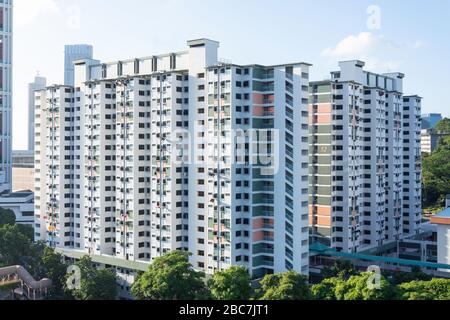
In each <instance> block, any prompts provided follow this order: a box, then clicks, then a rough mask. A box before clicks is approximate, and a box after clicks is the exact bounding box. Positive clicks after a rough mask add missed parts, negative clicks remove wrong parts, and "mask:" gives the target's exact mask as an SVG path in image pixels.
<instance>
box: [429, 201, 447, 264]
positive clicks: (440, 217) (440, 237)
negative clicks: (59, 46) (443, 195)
mask: <svg viewBox="0 0 450 320" xmlns="http://www.w3.org/2000/svg"><path fill="white" fill-rule="evenodd" d="M431 223H433V224H436V225H437V255H438V263H443V264H450V207H448V208H447V209H445V210H444V211H442V212H441V213H438V214H437V215H435V216H433V217H432V218H431ZM444 271H445V270H444ZM447 271H449V270H447Z"/></svg>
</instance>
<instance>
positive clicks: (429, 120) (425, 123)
mask: <svg viewBox="0 0 450 320" xmlns="http://www.w3.org/2000/svg"><path fill="white" fill-rule="evenodd" d="M441 120H442V115H441V114H440V113H428V114H423V115H422V129H433V128H434V127H435V126H436V125H437V124H438V122H439V121H441Z"/></svg>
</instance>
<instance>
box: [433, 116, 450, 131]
mask: <svg viewBox="0 0 450 320" xmlns="http://www.w3.org/2000/svg"><path fill="white" fill-rule="evenodd" d="M434 130H435V131H436V132H441V133H450V119H449V118H444V119H442V120H441V121H439V122H438V123H437V124H436V126H435V127H434Z"/></svg>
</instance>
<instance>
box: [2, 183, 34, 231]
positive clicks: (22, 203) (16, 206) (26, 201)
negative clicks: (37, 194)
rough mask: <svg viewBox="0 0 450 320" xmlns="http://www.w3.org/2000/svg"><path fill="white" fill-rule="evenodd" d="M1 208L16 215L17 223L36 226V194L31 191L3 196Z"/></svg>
mask: <svg viewBox="0 0 450 320" xmlns="http://www.w3.org/2000/svg"><path fill="white" fill-rule="evenodd" d="M0 208H3V209H8V210H11V211H13V212H14V214H15V215H16V223H19V224H27V225H30V226H34V193H33V192H32V191H30V190H24V191H18V192H12V193H7V194H2V195H1V196H0Z"/></svg>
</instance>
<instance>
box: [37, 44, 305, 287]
mask: <svg viewBox="0 0 450 320" xmlns="http://www.w3.org/2000/svg"><path fill="white" fill-rule="evenodd" d="M218 47H219V43H217V42H215V41H212V40H208V39H198V40H193V41H189V42H188V49H187V50H186V51H183V52H175V53H169V54H164V55H157V56H150V57H144V58H137V59H130V60H124V61H119V62H113V63H100V62H99V61H96V60H91V59H84V60H79V61H76V62H75V63H74V65H75V66H74V67H75V85H74V87H67V86H53V87H49V88H47V89H46V90H43V91H41V92H39V93H37V94H36V146H35V147H36V210H35V212H36V237H37V238H38V239H40V240H46V241H47V242H48V243H49V244H51V245H53V246H55V247H57V248H59V249H61V250H63V251H64V252H65V253H66V254H68V255H70V252H73V253H76V254H77V255H79V254H80V253H86V254H91V255H92V256H93V257H94V258H95V257H96V258H97V260H98V261H100V260H102V259H101V258H104V257H107V258H111V259H110V260H114V261H116V262H118V263H117V265H120V266H124V265H130V269H132V267H131V266H132V265H133V264H135V263H139V264H140V265H141V266H142V264H144V265H145V264H146V263H150V262H151V261H152V260H153V259H154V258H156V257H158V256H160V255H161V254H164V253H166V252H169V251H172V250H188V251H190V252H191V253H192V254H193V255H192V257H191V261H192V263H193V265H194V267H195V268H196V269H198V270H203V271H205V272H207V273H209V274H212V273H213V272H214V271H215V270H218V269H220V270H222V269H226V268H228V267H229V266H231V265H242V266H245V267H247V268H248V269H249V270H250V272H251V273H252V274H253V275H254V276H255V277H260V276H262V275H264V274H267V273H276V272H283V271H286V270H292V269H293V270H296V271H298V272H301V273H303V274H308V262H309V256H308V248H309V247H308V174H307V170H308V110H307V104H308V95H309V93H308V88H309V67H310V65H309V64H306V63H294V64H286V65H277V66H259V65H247V66H238V65H233V64H231V63H221V62H219V59H218ZM219 132H220V134H218V133H219ZM252 132H258V134H257V135H256V137H257V139H259V140H257V139H256V138H255V137H254V136H252ZM111 264H113V263H111ZM125 286H126V285H125Z"/></svg>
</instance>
